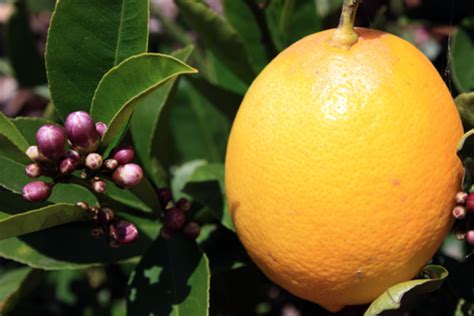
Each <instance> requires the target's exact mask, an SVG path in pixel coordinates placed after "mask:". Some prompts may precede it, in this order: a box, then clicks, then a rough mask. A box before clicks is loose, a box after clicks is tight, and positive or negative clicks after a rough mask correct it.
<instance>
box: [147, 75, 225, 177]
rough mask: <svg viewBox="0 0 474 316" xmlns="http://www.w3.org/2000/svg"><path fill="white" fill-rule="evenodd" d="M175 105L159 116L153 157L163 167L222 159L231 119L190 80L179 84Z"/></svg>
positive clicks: (166, 168)
mask: <svg viewBox="0 0 474 316" xmlns="http://www.w3.org/2000/svg"><path fill="white" fill-rule="evenodd" d="M173 105H174V106H170V107H166V108H165V109H164V110H163V113H162V114H161V117H160V124H159V125H158V129H157V134H156V135H157V137H156V138H155V143H154V144H153V149H152V150H153V154H154V158H155V159H156V160H157V161H158V162H159V163H160V164H161V166H162V170H166V171H167V170H169V168H171V167H172V166H176V165H180V164H183V163H185V162H187V161H190V160H195V159H204V160H207V161H210V162H222V161H224V158H225V149H226V145H227V139H228V134H229V131H230V124H231V123H230V121H229V119H228V118H226V117H225V116H224V115H223V114H222V113H220V111H218V110H216V109H215V108H214V107H213V106H212V105H211V104H209V102H207V100H206V99H204V98H203V97H202V95H201V94H200V93H198V92H197V91H196V90H195V89H194V88H193V87H192V86H190V85H189V83H188V82H187V80H183V81H182V82H181V84H180V85H179V86H178V89H177V93H176V97H175V99H174V103H173Z"/></svg>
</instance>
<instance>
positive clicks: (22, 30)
mask: <svg viewBox="0 0 474 316" xmlns="http://www.w3.org/2000/svg"><path fill="white" fill-rule="evenodd" d="M5 35H6V45H5V46H6V49H7V54H8V59H9V60H10V64H11V66H12V67H13V69H14V71H15V77H16V79H17V80H18V83H19V84H20V86H21V87H34V86H37V85H41V84H44V83H46V70H45V68H44V63H43V60H42V58H41V56H40V54H39V52H38V46H37V40H36V38H35V36H34V34H33V33H32V31H31V28H30V17H29V14H28V11H27V8H26V4H25V1H24V0H18V1H16V2H15V12H14V13H13V15H12V16H11V17H10V19H9V21H8V25H7V30H6V34H5Z"/></svg>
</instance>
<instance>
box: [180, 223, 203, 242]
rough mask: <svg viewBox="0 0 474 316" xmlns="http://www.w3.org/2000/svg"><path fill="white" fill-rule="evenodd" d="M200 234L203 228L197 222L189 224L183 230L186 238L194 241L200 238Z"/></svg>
mask: <svg viewBox="0 0 474 316" xmlns="http://www.w3.org/2000/svg"><path fill="white" fill-rule="evenodd" d="M200 233H201V227H200V226H199V224H198V223H196V222H189V223H187V224H186V226H184V228H183V234H184V236H185V237H187V238H189V239H193V240H194V239H196V238H198V237H199V234H200Z"/></svg>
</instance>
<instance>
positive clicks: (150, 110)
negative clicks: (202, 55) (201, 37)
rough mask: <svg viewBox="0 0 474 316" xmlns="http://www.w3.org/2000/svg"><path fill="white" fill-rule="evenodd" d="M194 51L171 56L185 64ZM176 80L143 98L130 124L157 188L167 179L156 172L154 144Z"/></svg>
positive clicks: (179, 52) (176, 53) (181, 50)
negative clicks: (153, 154) (153, 156)
mask: <svg viewBox="0 0 474 316" xmlns="http://www.w3.org/2000/svg"><path fill="white" fill-rule="evenodd" d="M193 50H194V47H193V46H187V47H185V48H183V49H180V50H178V51H175V52H173V53H172V54H171V55H172V56H173V57H175V58H178V59H179V60H181V61H183V62H187V60H188V58H189V57H190V56H191V54H192V52H193ZM176 79H177V78H173V79H171V80H169V81H168V82H166V83H165V84H163V86H162V87H161V89H155V90H154V91H152V92H150V93H149V94H148V95H146V96H145V97H143V98H141V100H140V102H139V105H138V107H137V109H136V110H135V113H134V114H133V116H132V120H131V123H130V134H131V136H132V139H133V144H134V147H135V151H136V153H137V156H138V157H139V158H140V161H141V162H142V165H143V167H144V169H145V171H146V172H147V174H148V175H149V176H150V178H151V179H152V180H153V182H154V183H155V185H157V186H161V185H163V184H164V182H165V181H166V178H165V177H163V176H161V174H162V173H163V172H161V173H159V172H158V173H157V172H154V168H153V163H152V144H153V141H154V139H155V138H156V130H157V126H158V124H160V115H161V113H162V111H163V108H164V107H166V106H168V103H169V100H170V98H171V95H172V91H173V90H174V88H175V86H176V84H177V80H176Z"/></svg>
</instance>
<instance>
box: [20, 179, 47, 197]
mask: <svg viewBox="0 0 474 316" xmlns="http://www.w3.org/2000/svg"><path fill="white" fill-rule="evenodd" d="M51 187H52V185H51V184H48V183H46V182H43V181H33V182H30V183H28V184H27V185H25V186H24V187H23V194H22V195H23V199H25V200H27V201H29V202H39V201H44V200H46V199H47V198H48V197H49V196H50V194H51Z"/></svg>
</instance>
